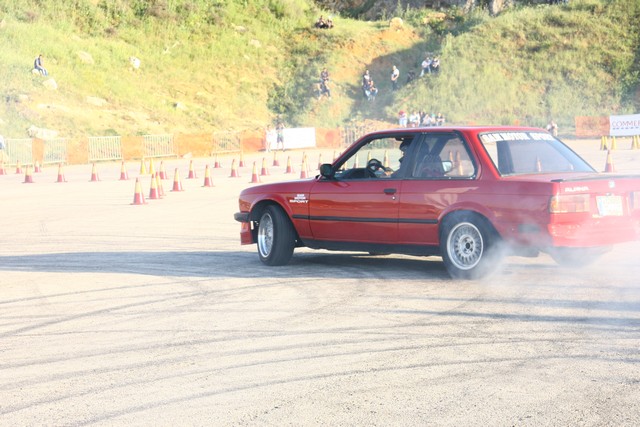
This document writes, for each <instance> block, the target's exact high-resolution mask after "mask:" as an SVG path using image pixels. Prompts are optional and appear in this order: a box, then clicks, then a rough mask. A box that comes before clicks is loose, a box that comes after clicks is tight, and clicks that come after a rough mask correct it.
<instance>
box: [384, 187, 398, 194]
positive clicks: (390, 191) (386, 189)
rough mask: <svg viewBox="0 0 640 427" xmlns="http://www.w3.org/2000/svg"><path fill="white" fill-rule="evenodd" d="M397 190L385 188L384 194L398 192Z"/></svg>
mask: <svg viewBox="0 0 640 427" xmlns="http://www.w3.org/2000/svg"><path fill="white" fill-rule="evenodd" d="M396 191H398V190H396V189H395V188H385V189H384V194H396Z"/></svg>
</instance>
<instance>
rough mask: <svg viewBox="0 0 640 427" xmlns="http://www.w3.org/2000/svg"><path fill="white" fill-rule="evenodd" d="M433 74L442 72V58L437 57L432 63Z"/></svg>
mask: <svg viewBox="0 0 640 427" xmlns="http://www.w3.org/2000/svg"><path fill="white" fill-rule="evenodd" d="M431 72H432V73H433V74H438V73H439V72H440V58H438V57H437V56H436V57H434V58H433V60H432V61H431Z"/></svg>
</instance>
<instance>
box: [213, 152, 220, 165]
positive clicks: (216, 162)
mask: <svg viewBox="0 0 640 427" xmlns="http://www.w3.org/2000/svg"><path fill="white" fill-rule="evenodd" d="M213 167H214V169H220V168H221V167H222V166H220V162H219V161H218V153H216V157H215V161H214V162H213Z"/></svg>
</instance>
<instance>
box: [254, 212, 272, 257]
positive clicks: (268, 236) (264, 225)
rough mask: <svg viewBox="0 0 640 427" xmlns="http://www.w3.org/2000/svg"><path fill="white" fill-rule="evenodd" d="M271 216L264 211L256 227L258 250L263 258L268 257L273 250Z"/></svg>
mask: <svg viewBox="0 0 640 427" xmlns="http://www.w3.org/2000/svg"><path fill="white" fill-rule="evenodd" d="M273 234H274V230H273V218H272V217H271V215H270V214H269V213H265V214H264V215H262V218H260V225H259V227H258V251H260V255H261V256H262V257H264V258H268V257H269V255H270V254H271V251H272V250H273Z"/></svg>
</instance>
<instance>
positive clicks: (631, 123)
mask: <svg viewBox="0 0 640 427" xmlns="http://www.w3.org/2000/svg"><path fill="white" fill-rule="evenodd" d="M609 135H611V136H634V135H640V114H632V115H627V116H610V117H609Z"/></svg>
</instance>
